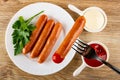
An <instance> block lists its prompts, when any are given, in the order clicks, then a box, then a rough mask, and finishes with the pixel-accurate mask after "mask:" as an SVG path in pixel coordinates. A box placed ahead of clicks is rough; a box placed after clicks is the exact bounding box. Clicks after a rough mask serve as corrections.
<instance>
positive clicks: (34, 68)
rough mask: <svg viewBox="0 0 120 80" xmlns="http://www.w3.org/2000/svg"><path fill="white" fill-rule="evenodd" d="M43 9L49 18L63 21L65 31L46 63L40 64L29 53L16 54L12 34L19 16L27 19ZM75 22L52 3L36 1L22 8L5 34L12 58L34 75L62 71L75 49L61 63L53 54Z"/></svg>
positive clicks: (21, 67) (8, 50)
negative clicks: (53, 58) (13, 26)
mask: <svg viewBox="0 0 120 80" xmlns="http://www.w3.org/2000/svg"><path fill="white" fill-rule="evenodd" d="M41 10H45V12H44V14H47V15H48V17H49V18H52V19H54V20H56V21H59V22H61V23H62V24H63V31H62V33H61V35H60V37H59V39H58V40H57V42H56V44H55V46H54V48H53V49H52V52H51V54H50V56H49V57H48V58H47V60H46V61H45V62H44V63H42V64H39V63H38V62H37V61H36V60H35V59H31V58H30V57H29V54H28V55H23V54H20V55H17V56H14V48H13V44H12V36H11V34H12V32H13V29H12V24H13V23H14V22H15V21H16V20H17V19H18V17H19V16H24V18H25V19H28V18H29V17H31V16H33V15H34V14H36V13H38V12H40V11H41ZM38 18H39V17H37V18H36V19H34V20H33V21H32V22H33V23H35V21H37V19H38ZM73 24H74V20H73V19H72V17H71V16H70V15H69V14H68V13H67V12H66V11H65V10H64V9H62V8H61V7H59V6H57V5H54V4H51V3H45V2H40V3H34V4H30V5H28V6H26V7H24V8H22V9H20V10H19V11H18V12H17V13H16V14H15V15H14V16H13V18H12V19H11V20H10V22H9V24H8V27H7V30H6V35H5V45H6V49H7V52H8V55H9V57H10V59H11V60H12V61H13V63H14V64H15V65H16V66H17V67H19V68H20V69H21V70H23V71H25V72H27V73H30V74H34V75H48V74H53V73H55V72H58V71H60V70H61V69H63V68H64V67H65V66H67V65H68V63H69V62H70V61H71V60H72V59H73V57H74V54H75V51H74V50H72V49H71V50H70V51H69V53H68V55H67V56H66V58H65V59H64V61H63V62H62V63H60V64H56V63H54V62H53V61H52V55H53V53H54V52H55V50H56V49H57V48H58V47H59V45H60V43H61V42H62V40H63V39H64V37H65V35H66V34H67V33H68V31H69V30H70V29H71V27H72V25H73Z"/></svg>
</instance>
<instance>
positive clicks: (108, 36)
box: [0, 0, 120, 80]
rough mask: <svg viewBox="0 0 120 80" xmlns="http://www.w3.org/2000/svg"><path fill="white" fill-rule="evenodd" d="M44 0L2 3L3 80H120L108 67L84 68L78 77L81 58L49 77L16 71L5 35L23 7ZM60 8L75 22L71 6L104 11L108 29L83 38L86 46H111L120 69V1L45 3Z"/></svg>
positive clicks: (0, 65)
mask: <svg viewBox="0 0 120 80" xmlns="http://www.w3.org/2000/svg"><path fill="white" fill-rule="evenodd" d="M40 1H42V0H0V80H120V75H118V74H116V73H115V72H113V71H112V70H111V69H109V68H108V67H106V66H103V67H102V68H100V69H96V70H93V69H90V68H85V69H84V70H83V71H82V72H81V74H80V75H79V76H77V77H73V76H72V73H73V71H74V70H75V69H76V68H77V67H79V65H80V64H81V63H82V61H81V57H80V56H79V54H76V55H75V57H74V58H73V60H72V61H71V62H70V63H69V65H68V66H67V67H65V68H64V69H63V70H61V71H59V72H57V73H55V74H52V75H48V76H34V75H31V74H28V73H25V72H23V71H22V70H20V69H19V68H17V67H16V66H15V65H14V64H13V62H12V61H11V60H10V58H9V57H8V54H7V52H6V49H5V31H6V28H7V24H8V22H9V21H10V19H11V18H12V16H13V15H14V14H15V13H16V12H17V11H18V10H19V9H21V8H23V7H24V6H26V5H28V4H31V3H34V2H40ZM44 1H45V2H50V3H53V4H56V5H59V6H61V7H62V8H64V9H65V10H67V11H68V12H69V13H70V14H71V16H72V17H73V19H74V20H75V19H76V18H77V17H78V15H77V14H75V13H74V12H72V11H70V10H69V9H68V8H67V5H68V4H74V5H75V6H76V7H78V8H80V9H81V10H84V9H85V8H87V7H90V6H98V7H101V8H102V9H103V10H104V11H105V12H106V14H107V17H108V23H107V26H106V28H105V29H104V30H103V31H102V32H99V33H89V32H87V31H83V33H82V35H80V38H81V39H82V40H84V41H86V42H89V41H93V40H97V41H100V42H102V43H104V44H105V45H107V46H108V48H109V52H110V58H109V62H110V63H112V64H114V65H115V66H117V67H119V68H120V0H44Z"/></svg>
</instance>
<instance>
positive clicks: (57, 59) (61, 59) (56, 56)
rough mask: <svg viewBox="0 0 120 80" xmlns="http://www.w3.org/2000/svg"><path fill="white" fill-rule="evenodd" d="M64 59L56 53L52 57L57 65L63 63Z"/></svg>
mask: <svg viewBox="0 0 120 80" xmlns="http://www.w3.org/2000/svg"><path fill="white" fill-rule="evenodd" d="M63 59H64V58H61V56H60V55H59V54H57V53H55V54H54V55H53V57H52V60H53V61H54V62H55V63H61V62H62V61H63Z"/></svg>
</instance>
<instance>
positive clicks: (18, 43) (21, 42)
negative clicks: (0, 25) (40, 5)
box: [12, 11, 44, 55]
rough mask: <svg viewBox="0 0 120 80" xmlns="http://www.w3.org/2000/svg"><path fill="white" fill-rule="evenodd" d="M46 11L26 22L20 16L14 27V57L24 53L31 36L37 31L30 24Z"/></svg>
mask: <svg viewBox="0 0 120 80" xmlns="http://www.w3.org/2000/svg"><path fill="white" fill-rule="evenodd" d="M43 12H44V11H41V12H39V13H38V14H35V15H34V16H32V17H30V18H29V19H27V20H25V19H24V17H23V16H20V17H19V19H18V20H17V21H15V22H14V24H13V25H12V28H13V33H12V40H13V45H14V55H18V54H20V53H21V52H22V49H23V47H24V46H25V45H26V44H27V43H28V42H29V39H30V35H31V33H32V31H33V30H34V29H35V26H34V25H33V24H30V22H31V21H32V19H33V18H34V17H36V16H38V15H39V14H41V13H43Z"/></svg>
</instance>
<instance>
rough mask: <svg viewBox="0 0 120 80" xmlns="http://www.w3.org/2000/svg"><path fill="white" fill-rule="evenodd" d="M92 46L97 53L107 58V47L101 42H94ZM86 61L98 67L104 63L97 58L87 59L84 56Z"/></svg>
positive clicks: (104, 58)
mask: <svg viewBox="0 0 120 80" xmlns="http://www.w3.org/2000/svg"><path fill="white" fill-rule="evenodd" d="M90 46H91V47H92V48H94V49H95V51H96V53H97V55H98V56H99V57H100V58H102V59H103V60H106V59H107V53H106V51H105V49H104V48H103V47H102V46H101V45H100V44H97V43H94V44H90ZM84 61H85V62H86V63H87V64H88V65H89V66H92V67H98V66H100V65H102V63H101V62H99V61H97V60H95V59H87V58H84Z"/></svg>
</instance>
